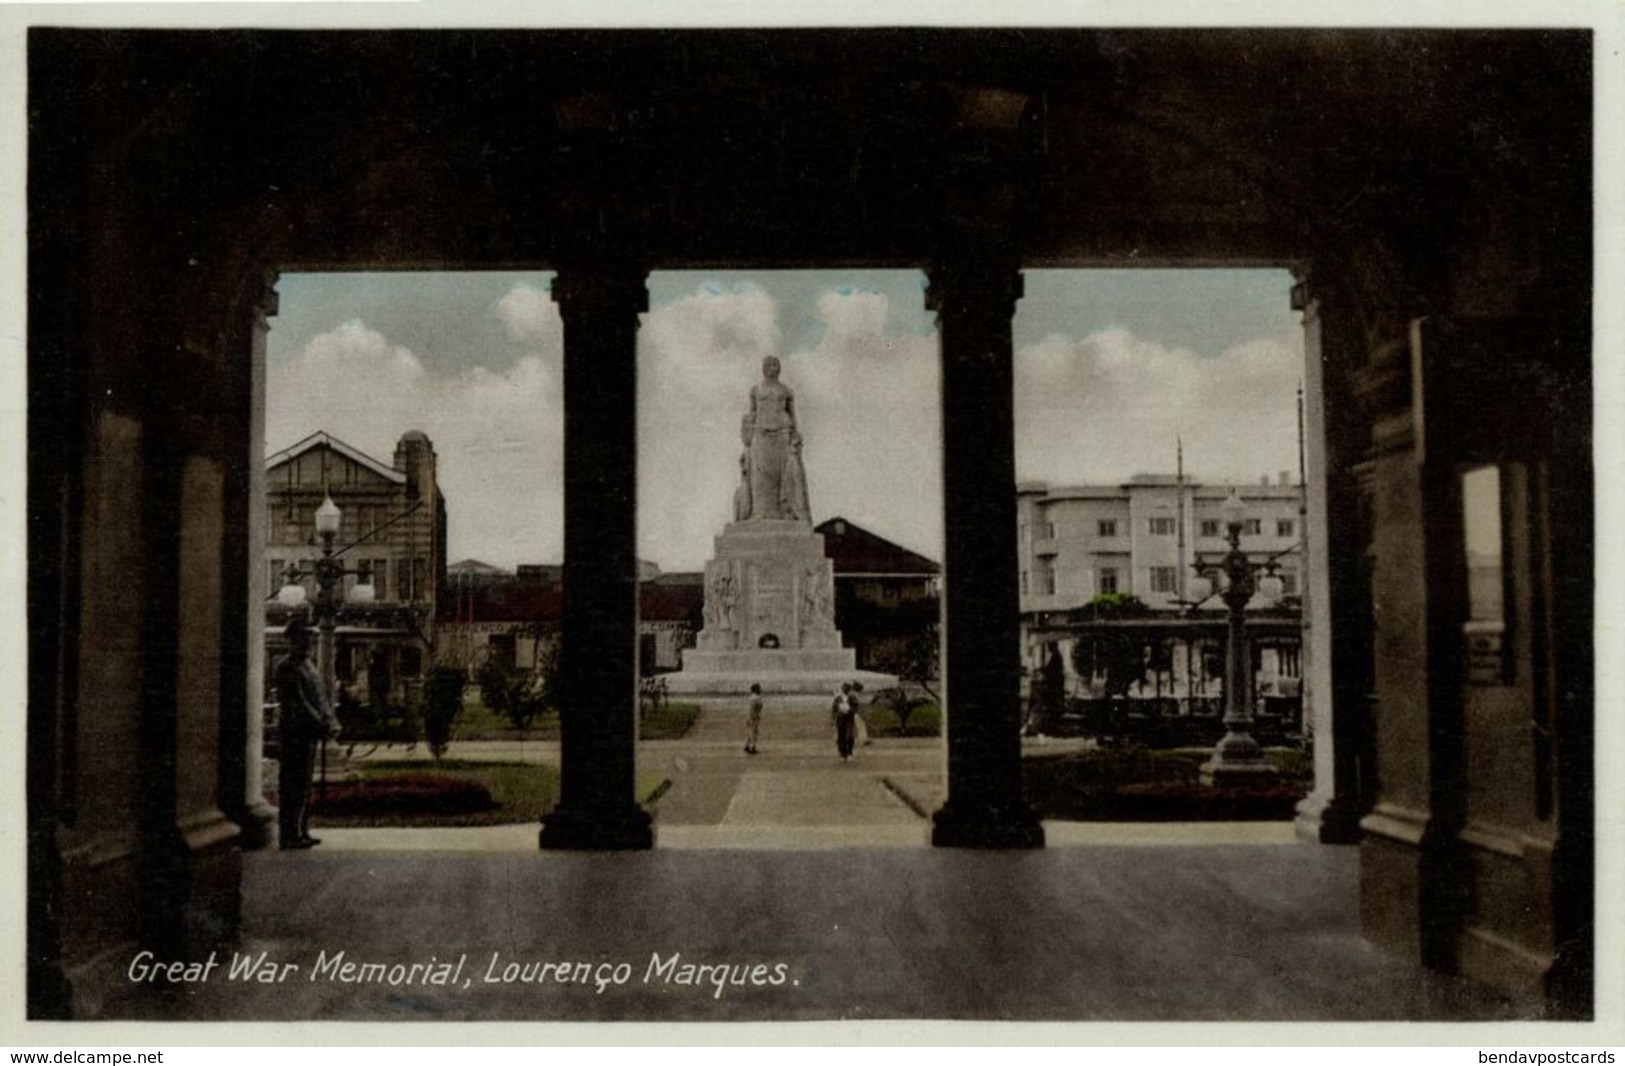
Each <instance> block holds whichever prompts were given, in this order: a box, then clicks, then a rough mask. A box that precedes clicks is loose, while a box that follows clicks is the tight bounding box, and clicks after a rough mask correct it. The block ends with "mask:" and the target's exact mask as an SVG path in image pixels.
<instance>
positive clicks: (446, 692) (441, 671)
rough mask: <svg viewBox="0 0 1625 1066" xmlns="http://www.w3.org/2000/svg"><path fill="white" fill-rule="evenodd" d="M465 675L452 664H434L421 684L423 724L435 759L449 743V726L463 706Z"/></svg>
mask: <svg viewBox="0 0 1625 1066" xmlns="http://www.w3.org/2000/svg"><path fill="white" fill-rule="evenodd" d="M467 684H468V678H467V676H466V675H465V674H464V673H463V671H462V670H460V669H458V668H457V667H455V666H436V667H434V668H433V669H432V670H430V671H429V676H428V678H427V679H426V680H425V681H424V685H423V711H424V725H425V727H426V731H427V734H428V741H429V751H430V752H431V753H432V754H433V755H434V757H435V758H436V759H438V758H440V757H441V756H442V755H444V754H445V753H446V749H447V748H448V747H450V746H451V725H452V723H453V722H454V721H456V720H457V715H458V714H459V713H460V712H461V711H462V709H463V689H464V688H465V687H466V686H467Z"/></svg>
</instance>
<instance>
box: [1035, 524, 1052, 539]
mask: <svg viewBox="0 0 1625 1066" xmlns="http://www.w3.org/2000/svg"><path fill="white" fill-rule="evenodd" d="M1033 536H1034V537H1036V538H1037V539H1038V540H1054V539H1055V523H1054V522H1040V523H1038V525H1037V526H1036V527H1035V532H1034V534H1033Z"/></svg>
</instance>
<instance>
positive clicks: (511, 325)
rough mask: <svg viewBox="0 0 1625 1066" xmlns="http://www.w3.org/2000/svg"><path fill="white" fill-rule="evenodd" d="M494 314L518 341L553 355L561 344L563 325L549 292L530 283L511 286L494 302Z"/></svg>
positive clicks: (509, 334)
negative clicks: (495, 305) (495, 311)
mask: <svg viewBox="0 0 1625 1066" xmlns="http://www.w3.org/2000/svg"><path fill="white" fill-rule="evenodd" d="M497 317H498V318H500V319H501V320H502V324H503V325H504V326H505V327H507V330H508V336H509V337H511V338H512V339H513V340H515V341H518V342H519V343H520V344H524V345H527V346H529V347H532V348H535V349H537V350H538V351H541V352H545V353H547V354H556V353H557V352H558V350H559V348H560V347H561V346H562V344H563V340H564V324H563V322H562V321H561V320H560V319H559V305H558V304H556V303H554V302H553V295H552V294H551V293H549V292H544V291H543V290H541V289H538V288H534V287H533V286H530V285H515V286H514V287H513V288H511V289H509V290H508V292H507V294H506V295H505V296H503V297H502V299H501V300H499V301H498V302H497Z"/></svg>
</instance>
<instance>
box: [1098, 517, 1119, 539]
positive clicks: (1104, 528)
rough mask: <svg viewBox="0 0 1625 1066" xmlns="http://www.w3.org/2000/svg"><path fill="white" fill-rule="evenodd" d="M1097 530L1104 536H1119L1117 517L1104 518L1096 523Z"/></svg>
mask: <svg viewBox="0 0 1625 1066" xmlns="http://www.w3.org/2000/svg"><path fill="white" fill-rule="evenodd" d="M1095 532H1096V533H1097V534H1098V535H1099V536H1102V537H1115V536H1117V519H1115V518H1102V519H1101V520H1100V521H1099V522H1098V523H1096V525H1095Z"/></svg>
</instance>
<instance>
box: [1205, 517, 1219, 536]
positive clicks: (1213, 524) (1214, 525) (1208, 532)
mask: <svg viewBox="0 0 1625 1066" xmlns="http://www.w3.org/2000/svg"><path fill="white" fill-rule="evenodd" d="M1201 535H1202V536H1204V537H1222V536H1223V535H1224V534H1222V533H1220V532H1219V520H1218V519H1217V518H1204V519H1202V529H1201Z"/></svg>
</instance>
